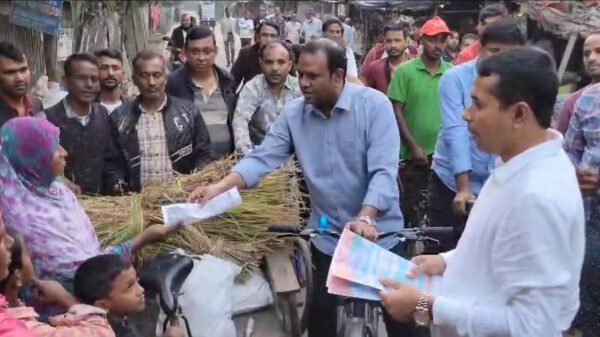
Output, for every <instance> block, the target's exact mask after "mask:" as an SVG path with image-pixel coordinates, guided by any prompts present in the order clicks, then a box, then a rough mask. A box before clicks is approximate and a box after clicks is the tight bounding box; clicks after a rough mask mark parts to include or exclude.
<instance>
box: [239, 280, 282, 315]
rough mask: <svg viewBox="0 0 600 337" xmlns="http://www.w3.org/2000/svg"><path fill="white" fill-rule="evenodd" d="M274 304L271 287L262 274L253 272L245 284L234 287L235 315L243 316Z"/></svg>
mask: <svg viewBox="0 0 600 337" xmlns="http://www.w3.org/2000/svg"><path fill="white" fill-rule="evenodd" d="M271 304H273V293H272V291H271V285H270V284H269V282H267V279H266V278H265V276H264V275H263V273H261V272H252V274H250V278H249V279H248V280H246V281H244V282H239V283H238V282H236V283H235V284H234V286H233V315H234V316H235V315H241V314H246V313H249V312H253V311H255V310H258V309H262V308H264V307H266V306H268V305H271Z"/></svg>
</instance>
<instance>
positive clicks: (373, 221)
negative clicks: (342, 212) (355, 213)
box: [358, 215, 376, 227]
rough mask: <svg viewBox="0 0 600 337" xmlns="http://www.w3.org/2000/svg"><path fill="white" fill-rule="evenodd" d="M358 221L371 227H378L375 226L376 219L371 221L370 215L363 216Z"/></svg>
mask: <svg viewBox="0 0 600 337" xmlns="http://www.w3.org/2000/svg"><path fill="white" fill-rule="evenodd" d="M358 221H362V222H364V223H366V224H367V225H369V226H373V227H376V226H375V220H374V219H371V217H370V216H368V215H361V216H360V217H359V218H358Z"/></svg>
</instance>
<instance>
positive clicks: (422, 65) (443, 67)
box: [415, 56, 450, 76]
mask: <svg viewBox="0 0 600 337" xmlns="http://www.w3.org/2000/svg"><path fill="white" fill-rule="evenodd" d="M415 66H416V67H417V69H419V70H423V71H425V72H427V73H428V74H430V72H429V70H427V67H426V66H425V63H423V59H422V57H421V56H419V57H417V58H416V59H415ZM448 68H450V64H448V63H447V62H446V61H444V60H441V59H440V66H439V67H438V71H437V73H436V74H435V75H434V76H437V75H441V74H443V73H444V71H446V69H448Z"/></svg>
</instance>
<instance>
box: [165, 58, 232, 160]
mask: <svg viewBox="0 0 600 337" xmlns="http://www.w3.org/2000/svg"><path fill="white" fill-rule="evenodd" d="M214 68H215V71H216V73H217V76H218V77H219V88H220V89H221V93H222V94H223V99H224V100H225V104H226V105H227V126H228V127H229V134H230V135H231V149H234V144H233V114H234V113H235V105H236V100H237V98H236V95H235V87H234V81H233V77H231V75H230V74H229V73H228V72H227V70H225V69H223V68H221V67H218V66H214ZM189 74H191V70H190V69H189V66H188V64H187V63H186V64H185V65H184V66H183V67H181V68H179V69H177V70H175V71H174V72H172V73H171V74H170V75H169V78H168V79H167V93H169V95H171V96H174V97H178V98H181V99H184V100H186V101H188V102H191V103H192V104H193V103H194V83H192V78H191V77H190V75H189Z"/></svg>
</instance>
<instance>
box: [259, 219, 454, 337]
mask: <svg viewBox="0 0 600 337" xmlns="http://www.w3.org/2000/svg"><path fill="white" fill-rule="evenodd" d="M268 230H269V231H270V232H274V233H279V236H280V237H292V238H294V239H302V241H303V242H305V243H307V242H310V239H312V238H315V237H317V236H320V235H326V236H332V237H335V238H339V237H340V233H337V232H333V231H328V230H325V231H318V230H316V229H313V228H306V229H301V228H299V227H295V226H282V225H270V226H268ZM452 230H453V229H452V227H429V228H407V229H401V230H400V231H397V232H385V233H380V234H379V238H380V239H382V238H385V237H390V236H397V237H398V238H399V239H400V241H401V242H405V243H408V244H409V245H412V244H414V243H417V242H431V243H438V240H436V239H434V238H432V237H430V236H429V235H433V236H435V235H443V234H447V233H451V232H452ZM307 247H308V244H307ZM306 252H308V253H306V254H305V253H302V256H301V258H302V259H304V265H305V266H311V264H310V262H309V261H310V258H311V257H310V249H307V250H306ZM310 275H311V276H312V271H311V272H310ZM308 286H310V288H309V289H307V291H306V295H307V298H309V297H310V295H311V294H312V280H311V282H310V283H307V288H308ZM290 305H291V306H293V302H292V303H291V304H290V303H286V306H288V308H289V310H290V311H293V307H290ZM307 308H308V306H305V308H304V310H303V311H302V313H301V314H298V313H297V312H296V314H293V313H292V314H291V316H290V317H288V319H294V317H296V318H297V317H302V320H297V322H296V323H292V325H293V326H297V327H299V329H297V330H296V331H292V332H291V333H292V337H297V336H302V334H303V333H304V331H305V330H306V323H307V322H308V319H309V317H310V312H309V311H308V309H307ZM380 310H381V309H380V304H379V302H378V301H369V300H364V299H359V298H349V297H342V296H338V305H337V336H338V337H362V336H364V337H377V336H378V325H379V318H380V316H381V312H380ZM300 322H302V324H304V325H302V324H300Z"/></svg>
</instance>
